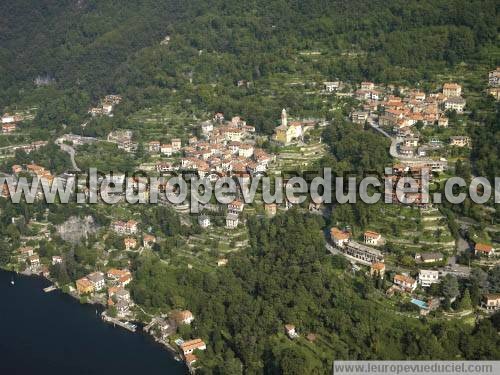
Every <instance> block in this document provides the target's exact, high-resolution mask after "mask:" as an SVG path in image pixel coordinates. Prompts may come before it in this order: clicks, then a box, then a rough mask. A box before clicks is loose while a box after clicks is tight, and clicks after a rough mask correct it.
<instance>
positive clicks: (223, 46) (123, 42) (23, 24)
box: [0, 0, 498, 125]
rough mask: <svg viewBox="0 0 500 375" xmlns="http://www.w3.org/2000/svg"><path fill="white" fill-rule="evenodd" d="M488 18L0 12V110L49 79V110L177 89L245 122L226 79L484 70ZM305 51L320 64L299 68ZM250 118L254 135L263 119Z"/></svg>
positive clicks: (316, 9)
mask: <svg viewBox="0 0 500 375" xmlns="http://www.w3.org/2000/svg"><path fill="white" fill-rule="evenodd" d="M497 8H498V3H497V2H496V1H494V0H474V1H465V0H424V1H417V0H396V1H394V0H393V1H389V2H387V1H382V0H375V1H364V0H353V1H340V0H337V1H324V0H305V1H288V0H271V1H268V0H251V1H245V2H235V1H232V0H194V1H176V0H160V1H153V0H147V1H128V2H127V4H126V6H124V4H123V2H120V1H116V0H101V1H98V0H63V1H55V0H41V1H30V0H20V1H15V2H2V3H1V4H0V13H1V14H2V18H1V19H0V88H2V90H1V93H0V107H1V106H2V105H5V104H8V103H12V102H15V101H16V100H18V99H19V96H20V94H21V93H20V91H19V90H20V88H24V89H31V88H32V87H33V80H34V79H35V78H36V77H37V76H42V77H45V76H47V77H50V78H53V79H55V84H56V87H57V88H58V90H60V91H58V92H56V93H54V92H51V93H50V94H49V95H48V97H50V98H52V99H53V100H56V99H57V97H58V94H60V95H62V94H66V95H67V94H68V93H71V94H72V95H73V97H75V98H77V100H76V102H75V103H70V105H69V106H68V110H72V111H73V112H78V109H80V108H87V106H88V105H89V103H90V102H91V101H92V100H95V99H96V98H97V97H98V96H100V95H102V94H104V93H109V92H120V93H123V94H125V95H126V96H127V97H129V98H133V99H134V100H133V102H134V103H136V104H138V103H141V104H142V103H143V102H144V101H146V102H148V101H149V102H150V101H152V100H153V98H155V100H158V98H161V97H162V95H159V90H161V89H173V88H175V89H177V90H180V92H181V94H182V95H183V96H185V97H190V98H191V99H193V100H195V101H198V104H200V105H203V106H206V107H208V109H209V110H212V109H216V107H222V106H224V107H226V110H228V109H227V107H229V109H230V110H232V109H233V108H234V110H235V111H236V110H239V111H244V112H249V113H250V112H252V110H253V109H255V108H257V109H258V107H259V106H261V104H262V103H259V101H258V98H256V97H254V96H253V93H252V92H251V90H249V91H250V92H246V93H243V94H242V93H241V91H235V90H234V88H233V86H234V83H235V82H236V80H241V79H246V80H252V81H256V82H260V83H261V85H265V84H266V82H267V80H269V79H271V78H272V77H273V76H274V75H277V74H296V75H299V76H300V75H318V77H321V76H324V77H338V78H340V79H349V80H361V79H364V78H370V79H372V80H377V81H395V80H410V81H416V80H419V79H421V78H424V77H430V76H432V75H433V74H436V73H437V72H439V71H442V70H443V69H444V68H446V67H450V66H451V67H452V66H453V65H454V64H457V63H460V62H461V61H468V62H470V63H473V64H474V63H479V62H487V63H494V61H491V60H494V59H495V57H494V55H493V54H491V53H488V52H489V51H490V49H491V48H493V45H494V44H495V42H496V35H497V27H498V18H497V11H498V9H497ZM166 35H169V36H170V37H171V41H170V43H169V45H168V46H165V45H160V42H161V40H163V38H164V37H165V36H166ZM304 51H309V52H311V51H315V52H320V53H321V57H320V58H314V59H310V60H306V61H304V60H303V59H302V58H301V57H302V55H300V54H299V52H304ZM496 58H498V56H497V57H496ZM190 82H192V83H190ZM208 84H217V87H216V88H213V86H206V85H208ZM195 89H196V91H195ZM80 91H83V93H81V92H80ZM209 91H210V92H209ZM22 95H24V96H25V95H26V92H25V91H23V92H22ZM164 95H165V93H164ZM164 95H163V97H164ZM271 105H276V107H279V104H278V103H271ZM254 112H257V113H256V114H254V115H253V116H254V117H255V120H256V122H257V125H262V123H263V122H264V119H265V118H266V114H265V113H264V112H263V110H260V111H259V110H256V111H254ZM259 116H260V117H259ZM259 123H260V124H259Z"/></svg>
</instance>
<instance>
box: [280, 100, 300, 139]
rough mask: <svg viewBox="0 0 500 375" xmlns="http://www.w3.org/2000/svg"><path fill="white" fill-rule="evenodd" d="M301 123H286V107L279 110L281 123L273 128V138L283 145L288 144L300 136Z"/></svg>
mask: <svg viewBox="0 0 500 375" xmlns="http://www.w3.org/2000/svg"><path fill="white" fill-rule="evenodd" d="M302 135H303V131H302V123H300V122H295V121H294V122H291V123H290V124H288V115H287V113H286V109H284V108H283V111H281V125H280V126H278V127H277V128H276V129H275V130H274V139H275V140H276V141H277V142H279V143H281V144H284V145H289V144H290V143H292V142H293V141H297V140H299V139H300V138H302Z"/></svg>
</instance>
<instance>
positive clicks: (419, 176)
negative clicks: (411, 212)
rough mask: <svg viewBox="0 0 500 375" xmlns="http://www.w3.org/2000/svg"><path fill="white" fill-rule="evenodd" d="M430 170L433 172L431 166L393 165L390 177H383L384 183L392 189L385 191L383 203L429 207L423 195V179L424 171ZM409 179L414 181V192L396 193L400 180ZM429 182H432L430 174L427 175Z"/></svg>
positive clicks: (429, 204)
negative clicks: (387, 183)
mask: <svg viewBox="0 0 500 375" xmlns="http://www.w3.org/2000/svg"><path fill="white" fill-rule="evenodd" d="M426 170H431V171H434V170H435V168H434V169H433V168H432V166H429V165H425V164H414V165H412V166H407V165H405V164H403V163H398V164H395V165H394V166H393V167H392V173H391V174H390V175H385V177H384V178H385V179H386V181H388V182H390V183H391V186H392V187H393V188H392V190H391V191H386V192H385V194H386V197H385V199H386V200H385V201H386V202H389V201H392V203H393V204H411V205H412V206H414V207H421V208H427V207H430V206H431V203H430V200H429V201H428V202H427V201H426V200H425V199H424V198H425V195H424V194H423V190H422V188H423V186H424V184H423V178H424V173H423V172H424V171H426ZM404 177H411V178H413V179H414V181H415V184H416V186H415V187H416V189H417V190H416V191H412V192H409V191H406V192H403V191H398V190H397V183H398V181H399V180H400V179H401V178H404ZM428 178H429V182H430V181H432V174H431V173H430V172H429V174H428Z"/></svg>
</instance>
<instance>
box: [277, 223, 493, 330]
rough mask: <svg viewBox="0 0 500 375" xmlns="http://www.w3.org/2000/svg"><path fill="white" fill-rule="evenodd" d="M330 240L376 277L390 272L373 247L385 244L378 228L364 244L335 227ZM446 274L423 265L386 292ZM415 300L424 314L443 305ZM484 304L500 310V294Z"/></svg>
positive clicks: (424, 257)
mask: <svg viewBox="0 0 500 375" xmlns="http://www.w3.org/2000/svg"><path fill="white" fill-rule="evenodd" d="M330 239H331V241H332V244H333V245H334V247H335V248H337V249H338V250H340V251H341V253H342V254H343V255H344V256H346V258H347V259H349V260H351V261H352V262H355V263H360V264H364V265H368V266H370V275H371V276H372V277H378V278H380V279H384V276H385V273H386V264H385V263H384V256H383V254H382V252H381V251H379V250H377V249H375V248H373V247H371V246H380V245H381V244H383V243H384V239H383V237H382V235H380V234H379V233H377V232H374V231H366V232H365V233H364V234H363V239H364V244H361V243H358V242H355V241H353V240H352V234H351V232H350V231H348V230H341V229H339V228H337V227H333V228H331V230H330ZM368 245H370V246H368ZM474 253H475V254H476V255H483V256H487V257H491V256H493V255H494V254H495V250H494V248H493V247H492V246H491V245H488V244H484V243H477V244H476V245H475V247H474ZM415 261H416V262H417V264H418V263H420V264H422V265H426V266H429V265H432V264H438V263H440V262H443V261H444V255H443V254H442V253H417V254H415ZM444 273H446V272H444ZM442 274H443V270H437V269H429V268H421V269H420V270H419V272H418V277H417V278H413V277H411V276H410V275H409V274H406V273H401V274H396V275H394V277H393V279H392V282H393V285H392V286H391V287H390V288H389V289H388V290H387V291H386V294H387V295H388V296H392V295H394V293H396V292H397V293H408V294H412V293H413V292H414V291H415V290H416V289H417V287H418V286H419V285H420V286H421V287H423V288H427V287H430V286H432V285H433V284H436V283H439V282H440V281H441V280H440V276H442ZM412 303H414V304H415V305H417V306H418V307H419V308H420V313H421V314H422V315H426V314H428V313H429V312H430V311H433V310H435V309H436V308H437V307H439V305H440V301H439V299H437V298H430V299H429V300H428V301H420V300H416V299H412ZM483 307H484V308H485V309H486V310H488V311H493V310H498V309H500V294H498V295H492V294H489V295H485V296H484V297H483ZM285 330H286V332H287V335H288V336H289V337H290V338H294V337H296V333H295V327H293V326H288V325H287V326H286V327H285Z"/></svg>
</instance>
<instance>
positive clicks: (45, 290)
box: [43, 285, 57, 293]
mask: <svg viewBox="0 0 500 375" xmlns="http://www.w3.org/2000/svg"><path fill="white" fill-rule="evenodd" d="M56 289H57V288H56V287H55V286H54V285H51V286H48V287H47V288H43V291H44V292H45V293H50V292H53V291H54V290H56Z"/></svg>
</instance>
